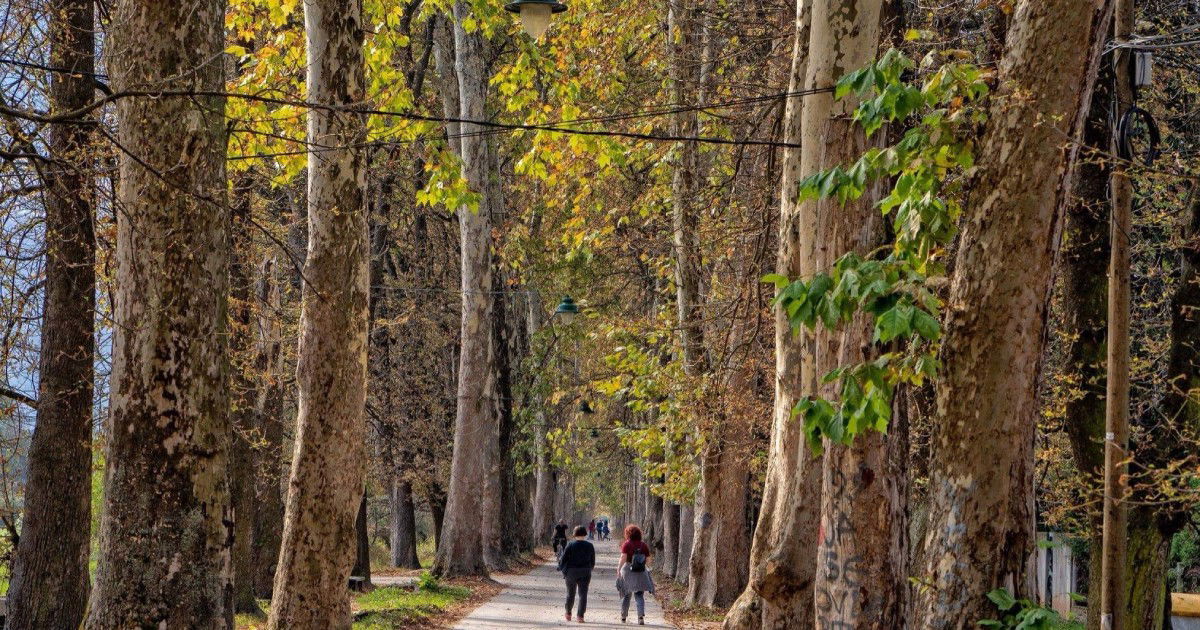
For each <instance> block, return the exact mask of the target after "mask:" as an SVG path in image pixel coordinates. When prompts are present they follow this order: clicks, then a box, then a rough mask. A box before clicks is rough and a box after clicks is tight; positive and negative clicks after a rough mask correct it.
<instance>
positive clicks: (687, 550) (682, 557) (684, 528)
mask: <svg viewBox="0 0 1200 630" xmlns="http://www.w3.org/2000/svg"><path fill="white" fill-rule="evenodd" d="M695 534H696V508H695V506H693V505H687V504H685V505H681V506H679V534H678V536H677V538H676V544H677V546H678V549H679V551H678V552H677V553H676V555H675V581H676V582H679V583H680V584H687V583H688V570H689V568H690V567H691V566H692V543H693V542H694V540H695Z"/></svg>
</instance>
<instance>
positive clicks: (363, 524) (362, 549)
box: [350, 493, 371, 584]
mask: <svg viewBox="0 0 1200 630" xmlns="http://www.w3.org/2000/svg"><path fill="white" fill-rule="evenodd" d="M350 575H353V576H355V577H360V578H363V580H365V583H366V584H370V583H371V537H370V536H369V535H368V534H367V495H366V494H365V493H364V494H363V495H362V500H361V501H359V502H358V513H357V514H356V515H355V517H354V566H352V567H351V568H350Z"/></svg>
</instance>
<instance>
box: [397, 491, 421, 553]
mask: <svg viewBox="0 0 1200 630" xmlns="http://www.w3.org/2000/svg"><path fill="white" fill-rule="evenodd" d="M390 503H391V508H392V510H391V512H392V520H391V546H392V566H394V567H399V568H402V569H420V568H421V561H420V560H418V559H417V519H416V506H415V505H413V495H412V484H410V483H409V482H407V481H401V480H399V479H395V480H393V481H392V489H391V494H390Z"/></svg>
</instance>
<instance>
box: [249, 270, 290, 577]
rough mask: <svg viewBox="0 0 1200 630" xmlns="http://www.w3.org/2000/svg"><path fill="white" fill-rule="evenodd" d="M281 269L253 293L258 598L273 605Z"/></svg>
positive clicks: (279, 471)
mask: <svg viewBox="0 0 1200 630" xmlns="http://www.w3.org/2000/svg"><path fill="white" fill-rule="evenodd" d="M279 273H280V269H279V265H278V264H276V259H275V258H274V257H268V258H266V259H265V260H264V261H263V262H262V264H261V265H260V266H259V272H258V282H257V287H256V289H255V293H256V295H257V301H258V303H259V304H260V305H261V306H262V311H261V312H260V313H259V315H258V325H257V330H258V343H257V346H258V347H257V357H256V358H255V371H256V372H257V373H258V374H259V375H260V376H261V377H262V378H263V379H264V381H265V382H264V383H263V384H262V385H260V386H259V387H258V388H257V393H258V400H257V401H256V402H255V405H254V407H255V414H254V415H255V417H256V418H257V424H256V426H255V434H256V435H257V436H258V438H259V443H258V447H257V452H256V453H255V457H254V462H255V465H256V466H255V476H254V490H255V492H254V497H255V501H254V530H253V536H254V542H253V544H252V545H251V547H250V549H251V554H252V556H253V561H252V564H251V566H252V567H253V570H254V578H253V580H254V594H255V596H257V597H260V598H265V599H270V598H271V594H272V591H273V589H274V585H275V566H276V563H277V562H278V561H279V546H280V544H281V542H282V540H283V538H282V532H283V513H284V505H283V496H284V494H283V483H282V481H283V478H284V475H285V474H286V473H285V471H284V466H283V400H284V383H283V381H284V379H283V352H282V350H283V347H282V346H283V342H282V340H281V339H280V336H281V331H280V325H279V321H278V317H277V315H276V314H277V313H279V312H281V311H282V310H283V308H282V306H283V302H282V296H281V292H280V290H279V284H280V283H279V279H278V278H277V275H278V274H279Z"/></svg>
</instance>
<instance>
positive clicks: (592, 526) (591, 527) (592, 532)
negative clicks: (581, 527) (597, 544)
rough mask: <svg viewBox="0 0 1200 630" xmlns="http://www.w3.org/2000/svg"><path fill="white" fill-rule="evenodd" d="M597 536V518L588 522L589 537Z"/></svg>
mask: <svg viewBox="0 0 1200 630" xmlns="http://www.w3.org/2000/svg"><path fill="white" fill-rule="evenodd" d="M595 538H596V519H592V522H590V523H588V528H587V539H588V540H594V539H595Z"/></svg>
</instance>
